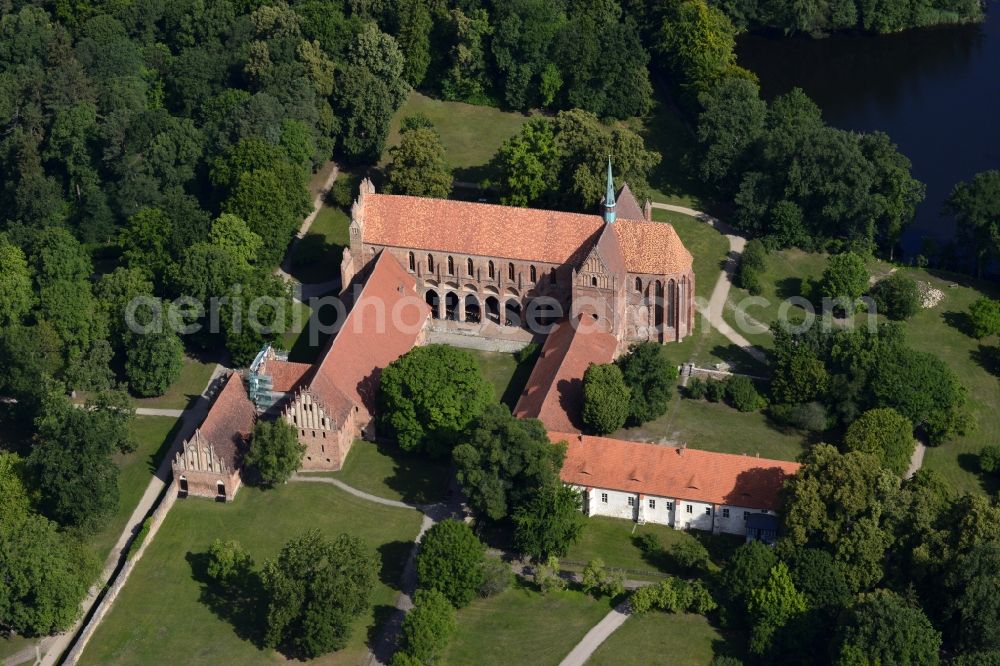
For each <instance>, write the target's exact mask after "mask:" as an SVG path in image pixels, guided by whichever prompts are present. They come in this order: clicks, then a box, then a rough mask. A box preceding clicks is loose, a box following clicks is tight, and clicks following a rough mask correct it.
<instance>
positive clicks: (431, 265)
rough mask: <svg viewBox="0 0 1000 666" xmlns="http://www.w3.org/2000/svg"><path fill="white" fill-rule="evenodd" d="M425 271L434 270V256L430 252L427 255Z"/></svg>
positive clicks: (430, 271) (431, 271)
mask: <svg viewBox="0 0 1000 666" xmlns="http://www.w3.org/2000/svg"><path fill="white" fill-rule="evenodd" d="M427 272H429V273H433V272H434V257H433V255H430V254H428V255H427Z"/></svg>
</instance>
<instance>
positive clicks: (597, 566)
mask: <svg viewBox="0 0 1000 666" xmlns="http://www.w3.org/2000/svg"><path fill="white" fill-rule="evenodd" d="M583 591H584V592H587V593H588V594H593V595H594V596H595V597H596V596H599V595H602V594H603V595H605V596H608V597H617V596H618V595H619V594H621V593H622V592H624V591H625V581H624V577H623V576H622V574H621V573H613V572H610V571H608V570H607V569H606V568H605V567H604V560H602V559H600V558H598V559H594V560H591V561H590V562H588V563H587V566H586V567H584V569H583Z"/></svg>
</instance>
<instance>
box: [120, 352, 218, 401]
mask: <svg viewBox="0 0 1000 666" xmlns="http://www.w3.org/2000/svg"><path fill="white" fill-rule="evenodd" d="M213 370H215V363H214V362H213V361H208V362H205V361H200V360H198V359H194V358H191V357H190V356H185V357H184V366H183V368H182V369H181V376H180V377H178V378H177V381H175V382H174V383H173V384H171V385H170V388H169V389H167V392H166V393H164V394H163V395H161V396H159V397H156V398H137V399H136V400H135V405H136V407H152V408H156V409H187V408H188V407H190V406H191V405H192V404H193V403H194V402H195V401H196V400H198V398H199V397H200V396H201V392H202V391H204V390H205V387H206V386H208V380H209V379H210V378H211V377H212V371H213Z"/></svg>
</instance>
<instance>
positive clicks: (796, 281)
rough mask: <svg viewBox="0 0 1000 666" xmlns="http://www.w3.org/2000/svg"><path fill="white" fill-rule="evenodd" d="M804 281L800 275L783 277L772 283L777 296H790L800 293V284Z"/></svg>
mask: <svg viewBox="0 0 1000 666" xmlns="http://www.w3.org/2000/svg"><path fill="white" fill-rule="evenodd" d="M804 283H805V280H803V279H802V278H800V277H794V276H793V277H785V278H781V279H780V280H777V281H776V282H775V283H774V293H775V295H776V296H777V297H778V298H792V297H793V296H801V295H802V286H803V284H804Z"/></svg>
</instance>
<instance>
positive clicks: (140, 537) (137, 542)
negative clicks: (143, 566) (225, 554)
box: [125, 516, 212, 576]
mask: <svg viewBox="0 0 1000 666" xmlns="http://www.w3.org/2000/svg"><path fill="white" fill-rule="evenodd" d="M152 521H153V517H152V516H149V517H148V518H146V520H144V521H142V526H141V527H140V528H139V533H138V534H136V535H135V538H134V539H132V543H130V544H129V547H128V553H127V554H126V555H125V559H126V560H131V559H132V558H133V557H135V554H136V553H138V552H139V549H140V548H142V543H143V542H144V541H145V540H146V537H148V536H149V526H150V523H151V522H152ZM209 575H210V576H211V575H212V571H211V565H209Z"/></svg>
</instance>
